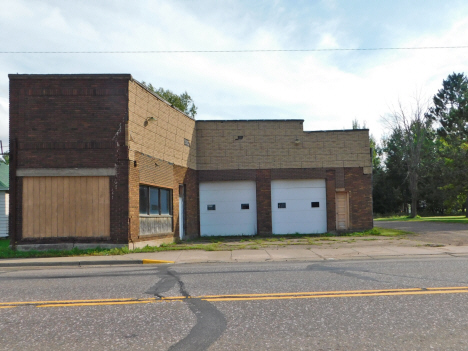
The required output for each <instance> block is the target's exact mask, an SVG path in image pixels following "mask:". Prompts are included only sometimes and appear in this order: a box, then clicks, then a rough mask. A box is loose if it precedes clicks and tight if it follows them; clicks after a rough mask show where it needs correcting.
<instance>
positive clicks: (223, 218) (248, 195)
mask: <svg viewBox="0 0 468 351" xmlns="http://www.w3.org/2000/svg"><path fill="white" fill-rule="evenodd" d="M242 204H249V209H244V210H243V209H241V205H242ZM208 205H215V210H208ZM256 227H257V206H256V185H255V182H254V181H225V182H204V183H200V232H201V236H213V235H255V234H256V230H257V229H256Z"/></svg>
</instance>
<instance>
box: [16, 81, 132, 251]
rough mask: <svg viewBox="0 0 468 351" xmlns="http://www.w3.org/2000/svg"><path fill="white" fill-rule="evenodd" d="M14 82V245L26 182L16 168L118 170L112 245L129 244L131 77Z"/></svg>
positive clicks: (113, 189) (112, 187)
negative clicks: (127, 135) (127, 133)
mask: <svg viewBox="0 0 468 351" xmlns="http://www.w3.org/2000/svg"><path fill="white" fill-rule="evenodd" d="M9 77H10V150H11V151H12V155H14V157H15V160H14V161H13V163H14V167H12V169H11V173H10V181H11V182H12V183H13V187H12V188H13V190H12V192H13V191H14V192H15V195H14V196H12V197H11V198H12V201H11V204H10V211H12V212H13V216H12V221H11V222H10V233H12V235H13V236H14V241H17V242H21V240H22V239H21V227H22V223H21V208H22V189H21V183H22V182H21V178H19V177H16V175H15V174H16V168H114V169H115V170H116V173H117V176H116V177H110V185H109V186H110V194H111V199H112V200H111V208H110V211H111V214H110V215H111V228H110V229H111V237H110V241H111V242H114V243H123V242H126V241H127V235H128V234H127V232H128V229H127V218H128V206H127V197H128V186H127V184H128V167H127V162H128V161H127V159H128V153H127V149H126V148H125V146H124V145H125V124H126V121H127V118H128V98H127V96H128V80H129V79H130V75H10V76H9ZM51 240H55V241H57V240H61V241H73V240H74V239H73V238H69V239H64V238H61V239H51ZM41 241H42V242H44V240H42V239H41ZM80 241H84V240H80Z"/></svg>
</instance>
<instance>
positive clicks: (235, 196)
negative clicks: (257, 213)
mask: <svg viewBox="0 0 468 351" xmlns="http://www.w3.org/2000/svg"><path fill="white" fill-rule="evenodd" d="M250 190H251V189H232V190H229V191H228V190H218V191H207V190H200V195H201V194H202V193H203V198H206V199H216V200H217V201H218V202H219V201H225V199H224V198H223V196H226V197H228V198H229V202H230V201H247V202H248V201H255V193H254V196H253V197H252V195H251V194H250Z"/></svg>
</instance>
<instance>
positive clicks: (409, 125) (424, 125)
mask: <svg viewBox="0 0 468 351" xmlns="http://www.w3.org/2000/svg"><path fill="white" fill-rule="evenodd" d="M427 112H428V109H427V105H426V104H425V103H424V102H422V101H421V99H419V98H415V99H414V103H412V104H410V105H408V106H404V105H403V104H402V103H401V102H399V103H398V106H397V107H396V108H395V109H394V110H393V111H392V112H391V113H390V114H389V115H387V116H386V117H385V118H384V121H385V122H386V124H387V127H388V128H389V129H390V131H391V133H392V136H393V137H394V138H396V139H398V140H397V142H398V145H399V147H400V151H401V157H402V160H403V162H404V164H405V167H406V179H407V180H408V187H409V191H410V193H411V217H415V216H416V215H417V213H418V205H419V203H418V201H419V195H420V194H419V193H420V191H419V184H420V175H421V160H422V149H423V145H424V143H425V142H426V139H427V133H428V131H429V130H430V128H431V119H430V118H429V116H428V114H427Z"/></svg>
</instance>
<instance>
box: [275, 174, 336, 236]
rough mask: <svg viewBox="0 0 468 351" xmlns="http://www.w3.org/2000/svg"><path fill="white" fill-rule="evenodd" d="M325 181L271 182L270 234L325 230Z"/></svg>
mask: <svg viewBox="0 0 468 351" xmlns="http://www.w3.org/2000/svg"><path fill="white" fill-rule="evenodd" d="M326 199H327V197H326V188H325V179H301V180H273V181H272V182H271V206H272V225H273V228H272V229H273V234H295V233H299V234H312V233H325V232H326V231H327V201H326Z"/></svg>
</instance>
